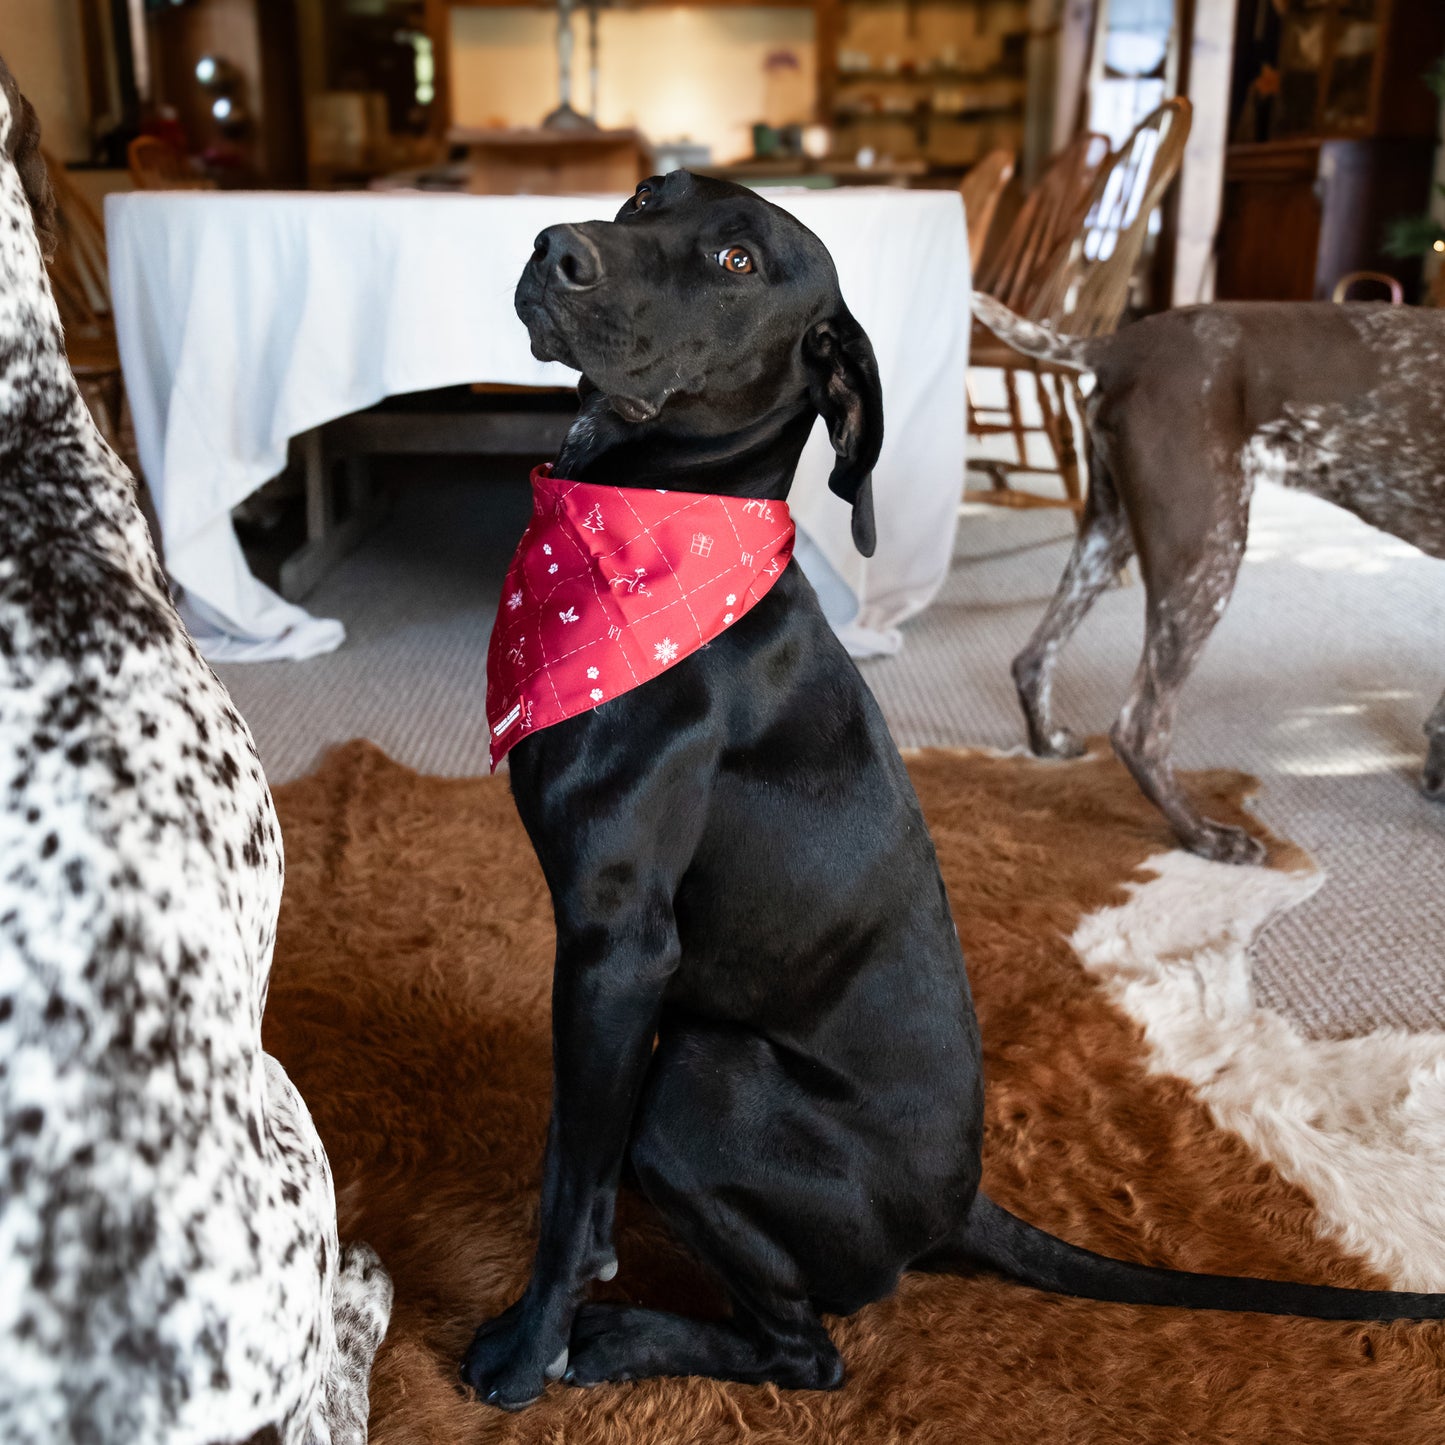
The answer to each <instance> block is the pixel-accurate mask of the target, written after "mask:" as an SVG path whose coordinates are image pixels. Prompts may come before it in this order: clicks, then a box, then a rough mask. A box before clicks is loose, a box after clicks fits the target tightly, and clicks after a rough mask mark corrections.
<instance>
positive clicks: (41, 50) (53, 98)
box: [0, 0, 90, 160]
mask: <svg viewBox="0 0 1445 1445" xmlns="http://www.w3.org/2000/svg"><path fill="white" fill-rule="evenodd" d="M0 55H3V56H4V57H5V63H6V64H7V65H8V66H9V67H10V69H11V71H12V72H13V73H14V75H15V79H16V80H17V81H18V82H19V83H20V89H21V90H23V91H24V92H25V95H26V97H27V98H28V99H29V101H30V103H31V105H33V106H34V107H35V110H36V112H37V114H38V115H39V116H40V131H41V136H42V138H43V141H44V144H45V147H46V149H47V150H49V151H51V152H52V153H53V154H55V155H56V156H58V157H59V158H60V159H61V160H80V159H84V158H86V157H87V156H89V154H90V117H89V115H88V114H87V100H86V94H85V51H84V48H83V46H82V43H81V35H80V11H79V6H78V4H77V0H0Z"/></svg>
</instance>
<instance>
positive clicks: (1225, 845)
mask: <svg viewBox="0 0 1445 1445" xmlns="http://www.w3.org/2000/svg"><path fill="white" fill-rule="evenodd" d="M1185 846H1186V847H1187V848H1188V849H1189V851H1190V852H1191V853H1197V854H1198V855H1199V856H1200V857H1201V858H1208V859H1209V860H1210V862H1212V863H1241V864H1247V863H1263V862H1264V859H1265V855H1266V853H1268V851H1269V850H1268V849H1267V848H1266V847H1265V845H1264V844H1263V843H1261V842H1260V841H1259V839H1258V838H1256V837H1254V835H1253V834H1251V833H1246V832H1245V831H1244V829H1243V828H1228V827H1226V826H1225V825H1224V824H1223V823H1211V822H1208V821H1207V820H1206V821H1205V823H1204V824H1203V826H1202V827H1201V828H1200V829H1199V832H1198V833H1197V834H1195V835H1194V836H1193V837H1191V838H1187V839H1186V840H1185Z"/></svg>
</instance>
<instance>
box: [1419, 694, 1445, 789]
mask: <svg viewBox="0 0 1445 1445" xmlns="http://www.w3.org/2000/svg"><path fill="white" fill-rule="evenodd" d="M1425 736H1426V737H1427V738H1429V740H1430V751H1429V752H1428V753H1426V754H1425V773H1424V776H1423V778H1422V779H1421V786H1422V787H1423V789H1424V792H1425V796H1426V797H1427V798H1430V799H1432V800H1433V801H1434V802H1437V803H1445V694H1442V695H1441V698H1440V701H1439V702H1437V703H1436V704H1435V711H1434V712H1432V713H1431V714H1430V716H1429V717H1428V718H1426V719H1425Z"/></svg>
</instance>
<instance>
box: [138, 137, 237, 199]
mask: <svg viewBox="0 0 1445 1445" xmlns="http://www.w3.org/2000/svg"><path fill="white" fill-rule="evenodd" d="M126 161H127V162H128V164H129V166H130V178H131V181H132V183H133V184H134V185H135V188H136V190H138V191H214V190H215V189H216V183H215V181H213V180H212V179H211V178H210V177H209V176H201V175H197V174H196V172H195V171H193V170H192V169H191V168H190V166H189V165H187V164H186V158H185V156H183V155H182V154H181V152H180V151H178V150H177V149H176V148H175V146H173V145H172V144H171V143H170V142H169V141H168V140H162V139H161V138H160V137H159V136H154V135H139V136H137V137H136V138H135V139H134V140H133V141H132V142H131V143H130V145H129V147H128V148H127V150H126Z"/></svg>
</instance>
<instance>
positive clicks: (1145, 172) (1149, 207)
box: [968, 97, 1192, 512]
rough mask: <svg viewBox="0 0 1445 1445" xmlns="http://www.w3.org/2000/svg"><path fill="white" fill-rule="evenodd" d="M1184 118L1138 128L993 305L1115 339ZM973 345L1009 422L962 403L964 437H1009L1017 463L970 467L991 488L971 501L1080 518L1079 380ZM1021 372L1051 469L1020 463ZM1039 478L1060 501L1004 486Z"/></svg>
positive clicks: (1003, 349) (1150, 120)
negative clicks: (1063, 228)
mask: <svg viewBox="0 0 1445 1445" xmlns="http://www.w3.org/2000/svg"><path fill="white" fill-rule="evenodd" d="M1191 116H1192V109H1191V107H1190V104H1189V102H1188V101H1187V100H1185V99H1184V98H1183V97H1176V98H1175V99H1173V100H1167V101H1165V102H1164V104H1163V105H1161V106H1160V107H1159V108H1158V109H1157V110H1156V111H1154V112H1153V113H1152V114H1151V115H1149V116H1147V117H1146V118H1145V119H1144V120H1143V121H1141V122H1140V124H1139V126H1138V127H1137V128H1136V129H1135V131H1134V133H1133V134H1132V135H1131V136H1130V137H1129V139H1128V140H1127V141H1125V142H1124V144H1123V145H1122V146H1120V147H1119V149H1118V150H1117V151H1115V152H1113V153H1112V154H1110V155H1109V156H1108V158H1107V159H1106V161H1105V163H1104V164H1103V165H1102V166H1101V167H1100V168H1099V169H1098V172H1097V174H1096V176H1095V178H1094V182H1093V186H1092V189H1091V192H1090V195H1089V199H1088V202H1087V204H1086V205H1085V206H1084V208H1083V213H1082V215H1081V217H1080V224H1079V225H1078V226H1077V228H1076V229H1075V231H1074V233H1073V234H1072V235H1070V236H1068V237H1066V238H1064V239H1063V240H1061V241H1060V242H1058V243H1057V244H1056V245H1055V247H1054V250H1053V252H1052V253H1051V254H1048V255H1045V256H1044V257H1043V258H1042V260H1041V262H1040V264H1039V266H1038V269H1037V271H1035V272H1034V273H1033V274H1030V275H1027V276H1024V275H1016V276H1015V290H1014V298H1015V299H1010V298H1009V297H1007V296H1000V299H1001V300H1003V301H1004V302H1005V304H1007V305H1009V306H1011V307H1013V309H1014V310H1016V311H1020V312H1021V313H1022V314H1024V315H1027V316H1029V317H1031V318H1032V319H1033V320H1036V321H1044V322H1047V323H1048V324H1049V325H1050V326H1052V327H1053V328H1054V329H1055V330H1056V331H1060V332H1065V333H1067V334H1069V335H1074V336H1099V335H1103V334H1104V333H1106V332H1110V331H1113V330H1114V329H1115V328H1116V327H1117V326H1118V324H1119V320H1120V318H1121V317H1122V316H1123V314H1124V309H1125V307H1126V306H1127V305H1128V301H1129V290H1130V286H1131V285H1132V282H1133V278H1134V270H1135V267H1136V265H1137V264H1138V260H1139V256H1140V254H1141V253H1142V251H1143V249H1144V242H1145V239H1146V237H1147V236H1148V232H1149V222H1150V219H1151V217H1152V216H1153V214H1154V211H1155V210H1156V209H1157V208H1158V206H1159V203H1160V202H1161V201H1162V200H1163V198H1164V193H1165V191H1166V190H1168V188H1169V186H1170V184H1171V183H1172V181H1173V180H1174V177H1175V175H1176V174H1177V173H1178V170H1179V166H1180V163H1181V162H1182V160H1183V158H1184V146H1185V143H1186V142H1187V141H1188V139H1189V126H1190V120H1191ZM993 294H998V293H996V292H995V293H993ZM980 333H982V334H980ZM974 338H975V345H974V350H973V354H972V356H971V358H970V364H971V365H973V366H979V367H996V368H998V369H1000V370H1002V371H1003V372H1004V374H1005V382H1006V385H1007V387H1008V412H1007V420H1005V421H1002V422H992V421H987V420H985V419H984V417H983V416H981V415H980V409H979V408H978V407H976V406H975V405H974V403H973V400H972V397H971V396H970V399H969V432H970V434H971V435H973V436H997V435H1008V436H1011V437H1012V438H1013V440H1014V446H1015V452H1016V457H1017V460H1016V461H1012V462H992V463H990V462H987V461H985V462H982V463H975V465H976V466H978V468H979V469H980V470H984V471H987V472H989V473H990V475H991V480H992V487H991V488H990V490H988V491H985V492H970V493H969V494H968V495H969V498H970V500H973V501H986V502H994V503H998V504H1000V505H1004V506H1015V507H1040V506H1042V507H1049V506H1053V507H1070V508H1072V509H1073V510H1074V511H1076V512H1077V511H1080V510H1082V508H1083V504H1084V496H1083V487H1082V485H1081V481H1080V476H1079V462H1078V449H1077V446H1076V444H1075V440H1074V426H1073V421H1072V419H1071V417H1070V412H1069V406H1068V397H1072V399H1073V401H1074V405H1075V408H1076V410H1081V409H1082V405H1083V399H1082V396H1081V394H1080V392H1079V388H1078V376H1077V373H1075V372H1072V371H1069V370H1067V369H1066V368H1063V367H1057V366H1052V365H1050V364H1049V363H1047V362H1039V361H1036V360H1034V359H1033V358H1030V357H1025V356H1021V355H1019V353H1017V352H1016V351H1014V350H1013V349H1012V348H1010V347H1009V346H1007V345H1006V344H1005V343H1003V342H1001V341H999V340H998V339H997V338H996V337H994V336H993V335H992V333H988V332H986V331H984V329H983V328H982V327H975V331H974ZM1020 371H1028V372H1030V373H1031V374H1032V375H1033V377H1034V381H1035V389H1036V392H1037V395H1038V399H1039V409H1040V411H1041V412H1042V414H1043V428H1042V429H1043V433H1044V435H1045V436H1046V437H1047V439H1048V442H1049V446H1050V449H1051V451H1052V453H1053V462H1054V466H1053V467H1051V468H1047V469H1046V468H1039V467H1034V466H1031V465H1030V464H1029V461H1028V455H1027V451H1026V449H1025V437H1026V434H1027V428H1025V427H1024V426H1023V424H1022V421H1021V418H1020V414H1019V405H1018V392H1017V386H1016V377H1017V373H1018V372H1020ZM1045 470H1047V471H1054V470H1057V471H1058V473H1059V475H1060V476H1061V477H1062V479H1063V484H1064V494H1065V495H1064V496H1063V497H1062V498H1058V499H1055V498H1052V497H1041V496H1038V495H1036V494H1033V493H1030V492H1021V491H1016V490H1014V489H1013V488H1011V487H1009V485H1008V482H1007V476H1008V474H1009V473H1013V472H1037V471H1045Z"/></svg>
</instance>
